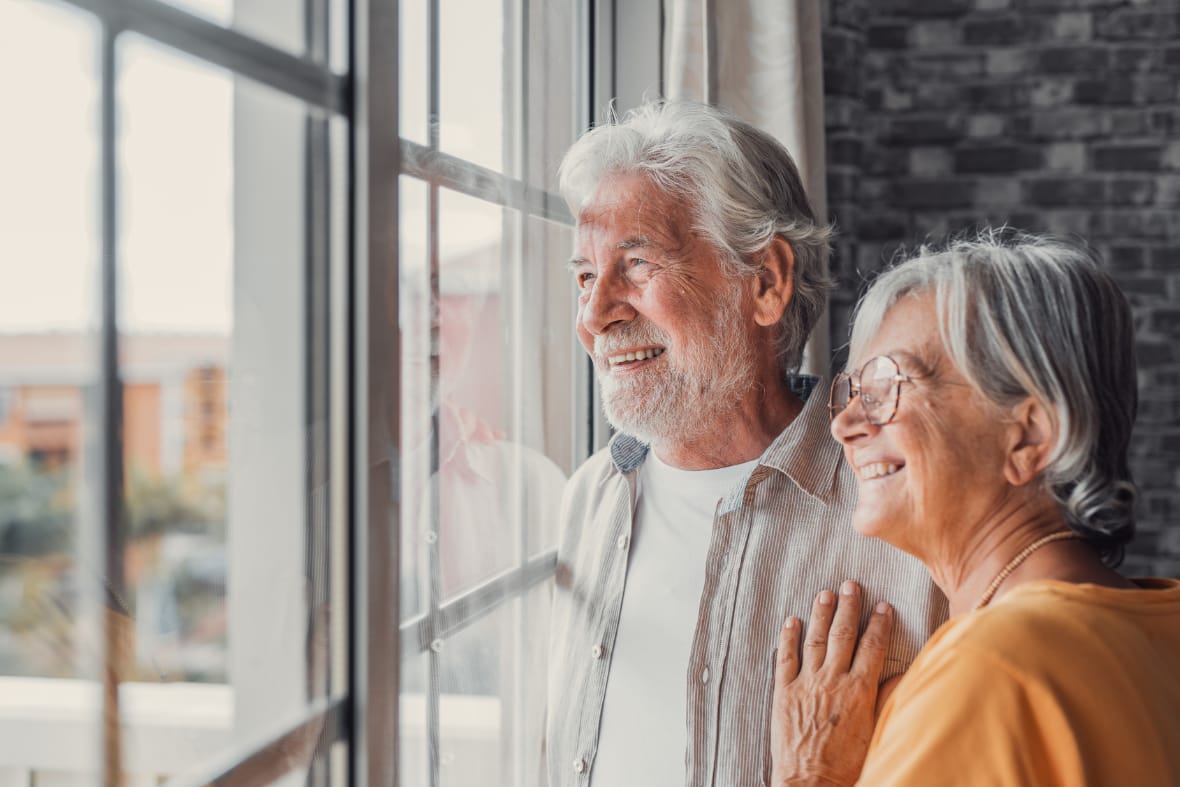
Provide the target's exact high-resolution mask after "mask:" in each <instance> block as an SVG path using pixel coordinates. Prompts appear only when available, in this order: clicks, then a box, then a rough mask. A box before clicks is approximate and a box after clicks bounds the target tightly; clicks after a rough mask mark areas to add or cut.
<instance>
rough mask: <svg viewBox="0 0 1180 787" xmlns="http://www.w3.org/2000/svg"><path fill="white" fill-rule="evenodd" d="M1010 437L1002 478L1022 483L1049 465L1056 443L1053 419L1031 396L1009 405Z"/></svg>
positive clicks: (1026, 482) (1015, 484)
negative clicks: (1010, 408)
mask: <svg viewBox="0 0 1180 787" xmlns="http://www.w3.org/2000/svg"><path fill="white" fill-rule="evenodd" d="M1008 428H1009V434H1010V435H1011V438H1010V440H1009V444H1008V457H1007V459H1006V460H1005V462H1004V478H1006V479H1007V480H1008V483H1010V484H1012V485H1013V486H1024V485H1025V484H1028V483H1029V482H1031V481H1033V480H1034V479H1036V478H1037V477H1038V476H1040V474H1041V472H1042V471H1043V470H1044V469H1045V467H1046V466H1047V465H1048V464H1049V455H1050V454H1052V453H1053V446H1055V445H1056V444H1057V422H1056V419H1054V418H1053V415H1052V414H1051V413H1050V412H1049V410H1048V409H1046V408H1045V406H1044V405H1042V404H1041V403H1040V402H1039V401H1037V400H1036V399H1034V398H1032V397H1031V396H1030V397H1028V398H1027V399H1025V400H1024V401H1023V402H1021V403H1020V404H1018V405H1016V406H1015V407H1013V408H1012V422H1011V424H1010V425H1009V427H1008Z"/></svg>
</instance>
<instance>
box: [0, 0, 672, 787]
mask: <svg viewBox="0 0 1180 787" xmlns="http://www.w3.org/2000/svg"><path fill="white" fill-rule="evenodd" d="M630 7H631V5H628V8H630ZM644 7H645V8H646V9H647V11H646V12H645V13H648V15H649V16H650V12H651V10H652V9H653V8H655V5H654V4H653V3H645V4H644ZM615 13H616V11H615V9H614V7H613V4H609V3H595V2H593V0H554V1H549V0H547V1H546V2H539V1H538V0H505V1H504V2H502V3H495V2H490V3H489V2H486V1H485V0H401V1H400V2H398V1H397V0H309V1H308V2H290V1H284V2H271V1H270V0H0V94H3V95H4V96H5V97H6V99H7V104H8V105H9V106H11V107H13V108H14V112H12V113H10V114H11V117H6V123H5V129H4V136H3V141H2V143H0V172H4V173H5V176H4V178H3V179H0V259H3V260H5V261H7V262H8V267H6V268H5V271H4V274H3V275H4V285H5V286H3V287H0V410H2V411H3V414H4V415H5V418H3V419H0V763H2V764H0V782H3V783H5V784H8V783H14V784H31V783H38V784H50V783H52V784H58V785H91V784H97V783H107V784H115V783H119V782H121V783H126V784H148V783H152V784H155V783H167V784H173V785H190V784H192V785H196V784H206V783H210V782H213V781H216V782H217V783H219V784H243V785H254V784H270V783H275V782H278V783H284V784H287V783H290V784H295V783H300V784H302V783H310V784H317V785H319V784H331V785H343V784H358V785H362V784H387V783H390V781H391V780H392V779H393V778H394V777H395V775H396V776H397V778H398V779H399V780H400V783H401V784H403V785H430V786H431V787H434V785H440V784H467V783H474V782H475V781H476V780H478V781H479V782H480V783H491V784H504V785H517V784H521V785H525V784H531V783H533V782H534V781H535V780H536V778H537V777H538V775H539V773H540V761H539V748H538V743H539V736H540V727H541V723H542V715H543V710H544V708H543V701H544V681H543V680H539V679H538V676H539V675H541V674H543V663H542V662H543V657H544V649H545V636H544V635H545V628H546V625H545V624H546V621H545V617H546V610H547V587H546V582H547V581H548V580H549V578H550V576H551V574H552V572H553V568H554V562H555V552H554V548H555V546H556V539H557V535H558V534H557V532H556V529H557V522H556V519H557V504H558V501H559V499H560V494H561V487H562V484H563V481H564V478H565V477H566V475H568V473H569V472H571V471H572V469H573V468H574V467H575V466H576V465H577V464H579V463H580V462H581V461H582V460H583V459H584V458H585V457H586V456H587V455H588V454H589V452H590V449H591V447H592V446H594V445H601V443H602V438H603V429H602V427H601V424H599V423H597V422H596V421H595V419H594V417H593V415H592V413H593V408H592V406H591V404H592V399H593V395H592V388H591V385H590V379H589V367H588V363H587V362H586V360H585V358H584V356H583V354H582V352H581V350H580V349H579V348H578V347H577V346H576V344H575V341H574V338H573V332H572V324H573V306H574V297H573V288H572V285H571V284H570V282H569V281H568V275H567V274H566V273H565V266H564V261H565V259H566V258H567V256H568V254H569V252H570V248H571V242H572V230H571V223H572V220H571V217H570V216H569V214H568V211H567V209H566V208H565V206H564V204H563V203H562V201H561V200H560V199H559V197H558V196H557V195H556V193H555V189H556V185H555V179H556V167H557V163H558V161H559V160H560V157H561V155H562V154H563V152H564V151H565V149H566V148H567V147H568V145H569V144H570V143H571V142H572V141H573V139H574V138H575V137H576V135H577V134H578V133H579V132H580V131H581V130H582V129H583V128H585V127H586V126H587V125H588V123H589V120H590V115H591V106H592V105H593V106H598V107H602V106H605V104H606V99H607V98H608V97H609V96H610V95H613V94H614V92H615V91H616V87H617V86H618V85H617V84H616V83H617V80H616V79H615V76H614V68H613V65H612V64H613V62H614V59H615V57H614V51H613V47H614V40H615V39H614V36H613V35H611V34H610V31H611V30H612V29H613V28H614V26H615V25H616V24H625V23H626V20H616V19H615V17H614V14H615ZM618 13H620V14H627V13H630V11H628V10H624V9H619V10H618ZM592 30H595V31H597V32H595V33H594V35H591V31H592ZM649 39H650V41H652V42H655V41H658V32H657V31H654V30H653V31H652V34H651V36H650V37H649ZM592 41H593V42H594V44H593V47H594V48H592V46H591V43H592ZM592 84H593V85H594V88H593V90H592V89H591V85H592ZM644 84H645V86H646V85H647V84H648V83H647V82H644ZM633 92H636V93H637V92H638V91H633ZM395 97H396V98H395ZM14 284H18V285H19V286H13V285H14Z"/></svg>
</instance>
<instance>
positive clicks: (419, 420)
mask: <svg viewBox="0 0 1180 787" xmlns="http://www.w3.org/2000/svg"><path fill="white" fill-rule="evenodd" d="M398 187H399V191H398V202H399V211H400V215H399V219H398V240H399V243H400V246H399V249H398V260H399V265H398V295H399V302H398V318H399V320H400V321H401V325H400V326H399V327H400V329H401V333H402V342H401V354H402V356H401V370H400V371H401V408H402V412H401V434H402V445H403V446H404V451H405V454H406V461H404V462H402V463H401V467H400V470H401V479H400V485H399V486H400V489H401V495H402V498H401V510H402V514H403V525H402V528H401V567H400V572H401V574H400V577H401V584H400V585H399V588H400V598H401V616H402V619H403V620H404V619H405V618H408V617H410V616H413V615H417V614H419V613H421V612H423V611H424V610H425V609H426V608H427V606H428V605H429V603H430V602H429V593H430V586H429V584H428V582H429V576H430V572H429V567H428V566H427V564H426V553H425V549H426V546H427V541H428V539H433V538H435V536H436V535H437V534H436V532H435V528H434V524H433V514H432V510H433V506H434V505H435V503H433V502H432V501H433V500H434V498H433V496H432V492H431V486H430V479H431V474H432V472H433V470H432V468H433V466H434V462H433V460H432V452H433V450H434V449H433V439H434V418H433V414H434V412H435V405H434V397H435V395H436V394H435V391H434V387H433V386H434V382H435V381H436V380H437V377H438V354H437V352H434V351H433V350H432V346H433V342H434V339H433V337H432V331H434V330H436V329H437V325H438V323H437V320H438V313H437V303H435V301H434V299H433V298H432V297H431V294H430V265H429V261H428V257H427V227H428V223H429V217H428V215H427V202H428V194H427V185H426V184H425V183H423V182H422V181H420V180H414V179H412V178H408V177H405V176H402V177H401V178H399V180H398Z"/></svg>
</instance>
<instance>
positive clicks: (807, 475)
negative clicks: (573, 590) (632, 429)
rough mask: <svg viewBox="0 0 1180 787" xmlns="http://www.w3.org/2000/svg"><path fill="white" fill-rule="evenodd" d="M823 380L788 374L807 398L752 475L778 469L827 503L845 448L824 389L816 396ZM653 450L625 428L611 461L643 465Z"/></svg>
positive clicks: (614, 441) (624, 466) (627, 466)
mask: <svg viewBox="0 0 1180 787" xmlns="http://www.w3.org/2000/svg"><path fill="white" fill-rule="evenodd" d="M821 382H822V380H821V378H819V377H814V376H812V375H807V374H793V375H789V376H788V377H787V385H788V386H790V389H791V392H792V393H794V394H795V395H796V396H798V397H799V398H800V399H802V400H803V403H804V404H803V410H802V412H800V413H799V415H798V416H796V417H795V420H794V421H792V422H791V423H790V425H789V426H787V428H786V429H784V430H783V432H782V434H780V435H779V436H778V437H776V438H775V440H774V442H773V443H771V444H770V447H769V448H767V449H766V451H765V452H763V454H762V457H761V458H760V459H759V460H758V465H759V467H758V468H756V469H755V470H754V471H753V473H752V474H751V477H761V478H764V477H765V474H761V475H760V473H759V469H760V468H762V467H769V468H771V469H774V470H778V471H779V472H780V473H783V474H784V475H786V476H787V477H788V478H790V479H791V480H792V481H794V482H795V485H796V486H798V487H799V488H800V489H802V490H803V491H804V492H806V493H807V494H809V495H811V496H812V497H814V498H817V499H818V500H821V501H823V502H825V503H826V502H828V498H829V497H830V496H831V494H832V489H833V487H834V486H835V481H836V469H837V467H836V466H837V464H838V463H839V462H840V461H841V451H840V445H839V443H837V442H836V441H835V440H833V439H832V436H831V434H829V432H828V408H827V403H826V401H824V396H823V395H822V393H821V394H820V395H817V396H812V393H813V392H814V391H815V390H816V389H817V388H819V387H820V383H821ZM649 450H650V449H649V447H648V445H647V444H646V443H644V442H642V441H640V440H639V439H638V438H635V437H632V436H631V435H629V434H623V433H622V432H618V433H616V434H615V436H614V437H612V438H611V441H610V456H611V461H612V462H613V463H614V466H615V469H616V470H618V471H619V472H620V473H630V472H632V471H634V470H637V469H639V467H640V465H642V464H643V462H644V460H645V459H647V452H648V451H649Z"/></svg>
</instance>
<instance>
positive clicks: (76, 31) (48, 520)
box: [0, 0, 103, 784]
mask: <svg viewBox="0 0 1180 787" xmlns="http://www.w3.org/2000/svg"><path fill="white" fill-rule="evenodd" d="M99 40H100V31H99V28H98V25H97V24H96V23H95V22H94V20H93V19H91V18H90V17H89V16H86V15H83V14H80V13H77V12H75V11H72V10H70V9H68V8H65V7H62V6H56V5H48V4H42V3H36V2H27V1H26V0H0V100H2V101H3V104H4V106H5V107H7V108H9V109H10V110H11V111H7V112H5V115H4V131H3V140H4V144H3V145H0V173H3V174H2V175H0V268H2V272H0V282H2V285H0V781H2V782H4V783H14V784H31V783H43V784H47V783H50V782H51V781H52V780H55V779H56V780H59V781H58V783H62V784H93V783H96V782H97V781H98V780H99V776H98V774H99V772H100V765H99V762H98V752H99V735H100V730H99V719H100V715H99V713H100V708H99V698H100V688H99V685H98V683H97V681H95V680H94V678H95V677H96V676H97V675H99V674H101V673H100V671H99V670H100V668H101V657H102V652H103V649H102V644H101V642H100V640H99V637H98V632H99V631H100V628H99V625H98V624H99V617H98V614H99V603H100V601H99V599H98V598H97V594H98V590H99V587H100V584H99V583H100V577H101V576H102V558H101V556H100V555H98V554H96V553H95V552H94V551H93V550H90V549H88V547H89V546H91V545H92V544H93V539H87V537H86V535H87V533H90V534H93V533H95V532H97V528H98V527H99V526H100V524H101V523H100V522H99V521H98V520H97V518H96V517H95V516H94V515H93V511H94V506H93V502H94V499H95V498H94V482H95V481H96V480H97V478H96V474H97V473H96V471H97V468H96V467H95V466H94V465H92V464H90V463H88V462H87V461H85V457H86V456H87V455H88V452H89V451H90V450H91V449H93V447H94V446H93V445H92V444H91V441H92V440H93V439H94V434H95V432H96V429H95V427H96V422H95V421H94V420H92V415H93V408H94V407H95V405H96V404H97V402H96V400H95V398H94V391H95V390H96V384H97V381H98V363H97V362H98V357H99V355H98V348H99V345H98V341H97V333H96V329H97V325H98V308H97V307H98V304H99V300H98V298H99V295H98V293H99V289H100V288H99V255H100V250H101V248H102V240H101V229H100V217H101V211H100V206H99V202H98V195H99V193H100V192H99V171H100V166H101V165H100V154H99V150H100V148H99V137H98V129H99V125H100V124H99V105H100V103H99V52H98V46H99ZM89 455H90V456H93V455H94V454H92V453H90V454H89Z"/></svg>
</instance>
